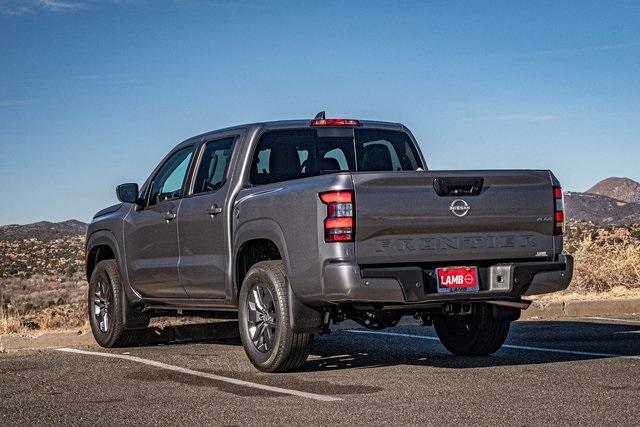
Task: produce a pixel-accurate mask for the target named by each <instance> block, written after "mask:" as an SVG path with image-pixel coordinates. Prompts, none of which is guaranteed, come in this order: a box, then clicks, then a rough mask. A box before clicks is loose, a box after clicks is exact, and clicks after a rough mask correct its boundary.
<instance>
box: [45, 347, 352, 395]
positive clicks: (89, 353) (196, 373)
mask: <svg viewBox="0 0 640 427" xmlns="http://www.w3.org/2000/svg"><path fill="white" fill-rule="evenodd" d="M56 350H58V351H63V352H65V353H75V354H84V355H87V356H99V357H106V358H111V359H122V360H128V361H130V362H136V363H141V364H143V365H148V366H153V367H155V368H160V369H166V370H168V371H174V372H180V373H181V374H186V375H193V376H196V377H202V378H207V379H210V380H214V381H220V382H224V383H229V384H235V385H238V386H242V387H248V388H254V389H258V390H265V391H271V392H274V393H280V394H287V395H290V396H297V397H303V398H306V399H313V400H320V401H322V402H335V401H339V400H342V399H341V398H339V397H333V396H327V395H324V394H316V393H307V392H306V391H299V390H291V389H287V388H281V387H274V386H270V385H264V384H258V383H252V382H249V381H243V380H238V379H235V378H228V377H223V376H221V375H215V374H210V373H207V372H200V371H194V370H193V369H188V368H182V367H180V366H174V365H169V364H166V363H162V362H156V361H155V360H149V359H143V358H142V357H136V356H129V355H126V354H115V353H103V352H97V351H85V350H77V349H73V348H58V349H56Z"/></svg>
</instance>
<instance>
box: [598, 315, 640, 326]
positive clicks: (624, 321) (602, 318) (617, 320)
mask: <svg viewBox="0 0 640 427" xmlns="http://www.w3.org/2000/svg"><path fill="white" fill-rule="evenodd" d="M585 319H590V320H606V321H607V322H621V323H630V324H632V325H640V320H633V319H616V318H615V317H597V316H589V317H585Z"/></svg>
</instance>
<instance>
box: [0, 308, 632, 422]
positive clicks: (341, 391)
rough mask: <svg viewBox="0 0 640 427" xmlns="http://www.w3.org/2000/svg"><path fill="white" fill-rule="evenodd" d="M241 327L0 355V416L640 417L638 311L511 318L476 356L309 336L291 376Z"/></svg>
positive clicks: (423, 338) (431, 341)
mask: <svg viewBox="0 0 640 427" xmlns="http://www.w3.org/2000/svg"><path fill="white" fill-rule="evenodd" d="M347 327H348V325H347ZM202 328H206V329H204V331H206V333H202V331H203V329H202ZM236 328H237V324H235V323H233V322H220V323H216V324H209V325H204V326H202V325H198V326H184V327H181V328H179V329H177V330H175V331H173V333H172V334H171V335H170V337H167V336H163V335H162V334H160V335H157V334H156V333H155V332H154V331H150V332H149V337H148V340H147V345H146V346H143V347H135V348H127V349H116V350H105V349H102V348H99V347H95V346H90V347H76V348H65V347H64V346H63V343H61V347H62V348H61V349H51V350H40V351H20V352H10V353H8V354H4V355H0V425H25V424H36V423H46V424H54V425H59V424H72V425H86V424H93V425H121V424H128V425H178V424H179V425H203V424H213V425H220V424H222V425H230V424H296V425H298V424H321V425H326V424H335V423H344V424H356V425H362V424H407V423H408V424H427V425H435V424H453V425H461V424H480V425H488V424H493V425H495V424H498V425H506V424H509V425H513V424H518V425H543V424H544V425H577V424H581V425H584V424H586V425H604V424H608V425H635V424H637V423H638V419H640V316H627V317H620V318H618V319H611V318H606V317H603V318H579V319H575V320H561V321H520V322H516V323H515V324H514V325H513V327H512V329H511V332H510V335H509V338H508V340H507V345H505V346H504V347H503V349H501V350H500V351H499V352H498V353H496V354H495V355H493V356H489V357H479V358H466V357H455V356H452V355H450V354H448V353H447V352H446V350H445V349H444V348H443V347H442V345H441V344H440V342H439V341H438V340H437V338H435V333H434V331H433V329H432V328H430V327H419V326H413V325H410V324H404V325H402V326H399V327H396V328H392V329H386V330H383V331H381V332H376V331H368V330H365V329H342V330H338V331H334V332H332V333H331V334H330V335H328V336H317V337H316V340H315V342H314V346H313V351H312V356H311V357H310V359H309V361H308V362H307V364H306V366H305V368H304V369H303V370H302V371H300V372H295V373H287V374H264V373H260V372H258V371H256V370H255V368H253V366H252V365H251V364H250V363H249V362H248V360H247V358H246V356H245V354H244V350H243V349H242V346H241V345H240V341H239V339H238V338H237V334H236V332H235V331H236ZM196 332H197V333H196ZM196 336H197V337H198V338H197V339H195V338H192V337H196Z"/></svg>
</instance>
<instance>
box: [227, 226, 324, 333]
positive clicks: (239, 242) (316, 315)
mask: <svg viewBox="0 0 640 427" xmlns="http://www.w3.org/2000/svg"><path fill="white" fill-rule="evenodd" d="M271 245H272V249H274V248H275V249H277V253H278V255H279V258H254V259H253V260H252V263H251V264H250V265H247V263H244V261H243V259H244V257H245V256H246V254H247V252H246V251H247V250H252V248H255V247H256V246H257V247H263V248H267V247H269V246H271ZM233 253H234V258H233V279H232V281H231V285H232V289H231V292H232V295H233V297H232V298H233V300H234V301H238V295H239V290H240V286H242V280H243V279H244V274H246V272H247V271H248V270H249V268H251V265H253V264H255V263H256V262H259V261H264V260H267V259H280V260H282V262H283V264H284V268H285V272H286V274H287V276H288V277H291V273H292V266H291V264H290V262H289V256H288V252H287V244H286V240H285V238H284V232H283V231H282V228H281V227H280V225H279V224H278V223H277V222H276V221H274V220H271V219H260V220H254V221H250V222H247V223H244V224H243V225H242V226H241V227H240V228H239V229H238V232H237V233H236V239H235V244H234V252H233ZM267 254H268V252H267ZM272 255H273V253H272ZM243 263H244V264H243ZM287 282H288V291H289V292H288V294H289V320H290V324H291V327H292V329H293V331H294V332H305V333H308V332H317V331H320V330H321V328H322V314H321V311H320V310H318V309H316V308H313V307H309V306H307V305H305V304H303V303H302V302H300V300H299V299H298V297H297V296H296V292H295V289H294V286H292V284H291V282H290V281H287Z"/></svg>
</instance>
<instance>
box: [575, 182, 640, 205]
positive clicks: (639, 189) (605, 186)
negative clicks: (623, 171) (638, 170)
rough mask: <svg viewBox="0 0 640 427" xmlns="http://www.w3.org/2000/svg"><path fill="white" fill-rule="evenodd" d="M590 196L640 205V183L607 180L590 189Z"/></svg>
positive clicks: (588, 191)
mask: <svg viewBox="0 0 640 427" xmlns="http://www.w3.org/2000/svg"><path fill="white" fill-rule="evenodd" d="M587 193H590V194H599V195H601V196H607V197H611V198H612V199H617V200H621V201H623V202H627V203H640V183H639V182H636V181H634V180H632V179H629V178H615V177H612V178H607V179H604V180H602V181H600V182H599V183H597V184H596V185H594V186H593V187H591V188H590V189H588V190H587Z"/></svg>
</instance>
